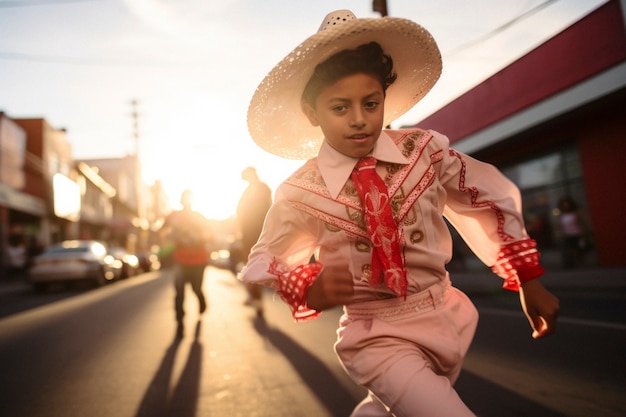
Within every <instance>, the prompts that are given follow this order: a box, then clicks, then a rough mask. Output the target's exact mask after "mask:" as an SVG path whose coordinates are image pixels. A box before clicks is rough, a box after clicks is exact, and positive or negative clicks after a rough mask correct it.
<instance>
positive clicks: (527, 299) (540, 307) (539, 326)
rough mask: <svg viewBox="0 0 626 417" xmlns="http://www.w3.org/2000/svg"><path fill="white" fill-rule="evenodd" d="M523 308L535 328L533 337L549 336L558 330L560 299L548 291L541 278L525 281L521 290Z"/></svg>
mask: <svg viewBox="0 0 626 417" xmlns="http://www.w3.org/2000/svg"><path fill="white" fill-rule="evenodd" d="M519 297H520V303H521V304H522V310H524V314H526V318H528V322H529V323H530V326H531V327H532V328H533V334H532V337H533V339H539V338H541V337H545V336H548V335H550V334H552V333H554V332H555V331H556V318H557V316H558V314H559V299H558V298H556V297H555V296H554V294H552V293H551V292H550V291H548V290H547V289H546V288H545V287H544V286H543V285H542V284H541V282H539V280H537V279H534V280H532V281H528V282H525V283H523V284H521V285H520V291H519Z"/></svg>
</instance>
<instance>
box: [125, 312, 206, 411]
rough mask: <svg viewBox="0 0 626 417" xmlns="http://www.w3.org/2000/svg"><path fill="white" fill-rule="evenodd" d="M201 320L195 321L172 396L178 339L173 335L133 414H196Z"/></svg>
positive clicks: (200, 354)
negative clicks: (182, 367) (172, 379)
mask: <svg viewBox="0 0 626 417" xmlns="http://www.w3.org/2000/svg"><path fill="white" fill-rule="evenodd" d="M201 323H202V322H201V321H200V320H198V323H197V324H196V329H195V337H194V340H193V342H192V345H191V348H190V350H189V356H188V357H187V363H186V364H185V367H184V369H183V371H182V373H181V376H180V379H179V381H178V383H177V384H176V387H175V388H174V390H173V393H172V395H171V396H170V381H171V378H172V370H173V368H174V361H175V359H176V352H177V351H178V347H179V346H180V342H181V337H180V336H176V337H175V338H174V340H173V341H172V343H171V344H170V346H169V347H168V348H167V349H166V351H165V355H163V359H162V360H161V365H160V366H159V369H158V370H157V372H156V373H155V374H154V377H153V378H152V381H151V382H150V385H148V389H147V390H146V392H145V394H144V396H143V399H142V400H141V404H140V405H139V408H138V409H137V412H136V413H135V417H172V416H176V417H195V415H196V409H197V406H198V395H199V392H200V371H201V369H202V367H201V362H202V345H201V344H200V341H199V337H200V328H201Z"/></svg>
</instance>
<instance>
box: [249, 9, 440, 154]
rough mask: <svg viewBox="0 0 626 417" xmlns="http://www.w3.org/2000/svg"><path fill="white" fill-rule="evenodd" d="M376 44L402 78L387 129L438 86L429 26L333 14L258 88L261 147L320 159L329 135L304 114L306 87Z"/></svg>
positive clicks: (253, 115) (388, 110)
mask: <svg viewBox="0 0 626 417" xmlns="http://www.w3.org/2000/svg"><path fill="white" fill-rule="evenodd" d="M372 41H375V42H378V43H379V44H380V45H381V46H382V48H383V51H384V52H385V53H386V54H388V55H390V56H391V58H392V59H393V64H394V71H395V72H396V73H397V75H398V78H397V79H396V81H395V82H394V83H393V84H392V85H391V86H390V87H389V89H388V90H387V97H386V99H385V120H384V125H388V124H389V123H391V122H392V121H394V120H396V119H397V118H398V117H400V116H401V115H403V114H404V113H406V112H407V111H408V110H409V109H411V108H412V107H413V106H414V105H415V104H416V103H417V102H418V101H420V100H421V99H422V97H424V96H425V95H426V93H428V91H429V90H430V89H431V88H432V87H433V85H435V82H436V81H437V79H438V78H439V75H440V74H441V55H440V53H439V48H438V47H437V44H436V43H435V40H434V39H433V37H432V36H431V35H430V33H428V32H427V31H426V30H425V29H424V28H423V27H421V26H420V25H418V24H417V23H415V22H412V21H410V20H407V19H401V18H396V17H382V18H366V19H357V18H356V16H354V14H353V13H352V12H351V11H349V10H338V11H335V12H332V13H330V14H329V15H327V16H326V17H325V18H324V21H323V23H322V25H321V26H320V28H319V30H318V32H317V33H316V34H315V35H313V36H311V37H309V38H308V39H306V40H305V41H304V42H302V43H301V44H300V45H298V46H297V47H296V48H295V49H294V50H293V51H292V52H291V53H290V54H289V55H287V56H286V57H285V58H284V59H283V60H282V61H280V62H279V63H278V64H277V65H276V66H275V67H274V68H273V69H272V70H271V71H270V72H269V74H268V75H267V76H265V78H264V79H263V81H262V82H261V84H260V85H259V86H258V87H257V89H256V91H255V93H254V95H253V96H252V99H251V101H250V106H249V107H248V130H249V131H250V135H251V136H252V138H253V139H254V141H255V142H256V143H257V145H259V146H260V147H261V148H263V149H264V150H266V151H268V152H270V153H273V154H275V155H278V156H282V157H284V158H289V159H309V158H312V157H314V156H316V155H317V152H318V150H319V147H320V144H321V143H322V140H323V134H322V132H321V130H320V129H319V127H313V126H311V124H310V123H309V121H308V119H307V118H306V116H305V115H304V113H302V110H301V106H300V100H301V96H302V92H303V90H304V87H305V86H306V84H307V82H308V80H309V78H310V77H311V75H312V74H313V70H314V69H315V66H316V65H317V64H319V63H320V62H322V61H324V60H326V59H327V58H329V57H330V56H332V55H334V54H335V53H337V52H339V51H341V50H344V49H354V48H356V47H357V46H359V45H362V44H365V43H368V42H372Z"/></svg>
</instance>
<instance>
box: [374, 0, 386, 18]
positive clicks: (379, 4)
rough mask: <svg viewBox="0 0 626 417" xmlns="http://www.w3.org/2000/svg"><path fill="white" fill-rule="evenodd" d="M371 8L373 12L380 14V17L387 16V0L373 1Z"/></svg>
mask: <svg viewBox="0 0 626 417" xmlns="http://www.w3.org/2000/svg"><path fill="white" fill-rule="evenodd" d="M372 8H373V9H374V11H375V12H378V13H380V16H381V17H385V16H387V0H373V1H372Z"/></svg>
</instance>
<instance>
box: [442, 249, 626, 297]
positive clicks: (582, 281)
mask: <svg viewBox="0 0 626 417" xmlns="http://www.w3.org/2000/svg"><path fill="white" fill-rule="evenodd" d="M541 263H542V265H543V266H544V268H545V270H546V273H545V275H544V276H542V277H541V282H542V283H543V284H544V285H545V286H546V287H547V288H549V289H591V288H596V289H607V288H609V289H610V288H613V289H617V288H619V289H623V290H626V266H618V267H599V266H588V267H581V268H576V269H563V268H562V267H561V264H560V257H559V254H558V252H550V251H545V252H542V254H541ZM450 278H451V280H452V282H453V284H454V285H455V286H457V287H458V288H459V289H461V290H462V291H465V292H490V291H494V290H497V289H501V288H502V279H501V278H499V277H498V276H496V275H495V274H494V273H492V272H491V270H489V268H487V267H486V266H485V265H484V264H482V263H481V262H480V261H479V260H478V259H476V258H474V257H468V258H467V259H466V263H465V269H464V270H462V271H459V270H455V269H452V268H451V269H450Z"/></svg>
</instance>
